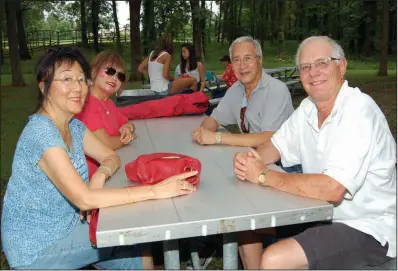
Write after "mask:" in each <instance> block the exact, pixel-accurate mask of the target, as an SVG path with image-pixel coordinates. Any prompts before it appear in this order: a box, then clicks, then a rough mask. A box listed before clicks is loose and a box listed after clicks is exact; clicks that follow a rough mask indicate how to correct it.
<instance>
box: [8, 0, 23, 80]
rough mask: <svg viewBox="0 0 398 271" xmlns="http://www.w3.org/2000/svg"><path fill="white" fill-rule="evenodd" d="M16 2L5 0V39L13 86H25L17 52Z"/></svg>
mask: <svg viewBox="0 0 398 271" xmlns="http://www.w3.org/2000/svg"><path fill="white" fill-rule="evenodd" d="M17 4H18V3H16V1H13V0H7V1H6V2H5V5H6V18H7V37H8V47H9V51H10V62H11V74H12V84H11V85H13V86H26V84H25V80H24V78H23V74H22V67H21V60H20V58H19V52H18V37H17V16H16V11H17V6H16V5H17Z"/></svg>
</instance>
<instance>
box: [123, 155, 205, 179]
mask: <svg viewBox="0 0 398 271" xmlns="http://www.w3.org/2000/svg"><path fill="white" fill-rule="evenodd" d="M201 168H202V166H201V163H200V161H199V160H198V159H196V158H193V157H190V156H187V155H183V154H178V153H151V154H143V155H140V156H138V157H137V159H136V160H134V161H133V162H130V163H128V164H127V165H126V166H125V171H126V175H127V177H128V178H129V179H130V180H131V181H134V182H139V183H141V184H143V185H153V184H156V183H158V182H160V181H163V180H165V179H167V178H169V177H172V176H174V175H178V174H181V173H184V172H189V171H195V170H197V171H198V174H196V175H195V176H192V177H190V178H188V179H187V181H188V182H190V183H191V184H193V185H197V184H198V183H199V175H200V171H201Z"/></svg>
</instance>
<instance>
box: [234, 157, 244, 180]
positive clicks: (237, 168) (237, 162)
mask: <svg viewBox="0 0 398 271" xmlns="http://www.w3.org/2000/svg"><path fill="white" fill-rule="evenodd" d="M246 164H247V153H246V152H238V153H236V154H235V157H234V172H235V175H236V177H237V178H238V179H239V180H241V181H244V180H246V171H247V167H246Z"/></svg>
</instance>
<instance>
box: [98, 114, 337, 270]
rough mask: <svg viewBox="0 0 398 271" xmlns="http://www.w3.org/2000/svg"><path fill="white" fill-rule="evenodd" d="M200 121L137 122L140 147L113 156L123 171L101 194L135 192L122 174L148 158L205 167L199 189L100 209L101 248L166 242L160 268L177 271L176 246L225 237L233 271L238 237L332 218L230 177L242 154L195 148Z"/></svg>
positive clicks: (321, 204) (309, 202)
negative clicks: (173, 158) (167, 156)
mask: <svg viewBox="0 0 398 271" xmlns="http://www.w3.org/2000/svg"><path fill="white" fill-rule="evenodd" d="M205 117H206V116H205V115H200V116H198V115H197V116H180V117H172V118H157V119H148V120H139V121H134V124H135V126H136V133H137V139H136V140H134V141H133V142H131V143H130V144H129V145H127V146H125V147H123V148H121V149H119V150H117V153H118V154H119V156H120V158H121V168H120V169H119V170H118V171H117V172H116V173H115V174H114V175H113V176H112V178H111V179H110V180H109V181H108V182H107V183H106V185H105V186H106V187H124V186H127V185H132V183H131V182H130V181H129V180H128V179H127V177H126V174H125V170H124V166H125V165H126V164H127V163H129V162H131V161H133V160H134V159H135V158H136V157H137V156H139V155H141V154H146V153H153V152H174V153H181V154H186V155H190V156H193V157H195V158H198V159H199V160H200V161H201V163H202V172H201V175H200V180H201V182H200V184H199V186H198V189H197V191H196V192H195V193H192V194H190V195H187V196H182V197H176V198H172V199H164V200H150V201H145V202H137V203H134V204H126V205H121V206H114V207H108V208H101V210H100V212H99V220H98V227H97V245H98V247H109V246H119V245H131V244H138V243H147V242H155V241H163V250H164V261H165V268H166V269H179V268H180V260H179V249H178V239H181V238H188V237H197V236H207V235H213V234H223V260H224V262H223V264H224V269H237V268H238V244H237V239H236V232H237V231H243V230H254V229H259V228H268V227H275V226H282V225H291V224H297V223H304V222H311V221H321V220H330V219H331V218H332V212H333V206H332V205H331V204H329V203H327V202H325V201H320V200H314V199H309V198H304V197H300V196H295V195H292V194H288V193H285V192H281V191H278V190H275V189H273V188H269V187H262V186H259V185H255V184H252V183H250V182H247V181H239V180H238V179H237V178H236V177H235V175H234V173H233V169H232V165H233V157H234V154H235V153H236V152H238V151H246V150H247V148H242V147H232V146H223V145H211V146H201V145H199V144H197V143H195V142H193V141H192V139H191V131H192V130H193V129H194V128H196V127H199V125H200V123H201V122H202V120H203V119H204V118H205ZM273 167H274V168H275V169H277V167H276V166H273Z"/></svg>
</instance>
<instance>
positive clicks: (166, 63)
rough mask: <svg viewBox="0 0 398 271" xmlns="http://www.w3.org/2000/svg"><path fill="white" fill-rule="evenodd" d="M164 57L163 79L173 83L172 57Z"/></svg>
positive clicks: (165, 55)
mask: <svg viewBox="0 0 398 271" xmlns="http://www.w3.org/2000/svg"><path fill="white" fill-rule="evenodd" d="M163 57H164V64H163V78H164V79H167V80H170V81H173V80H174V77H173V76H172V75H171V74H170V64H171V56H170V55H169V54H164V56H163Z"/></svg>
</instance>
